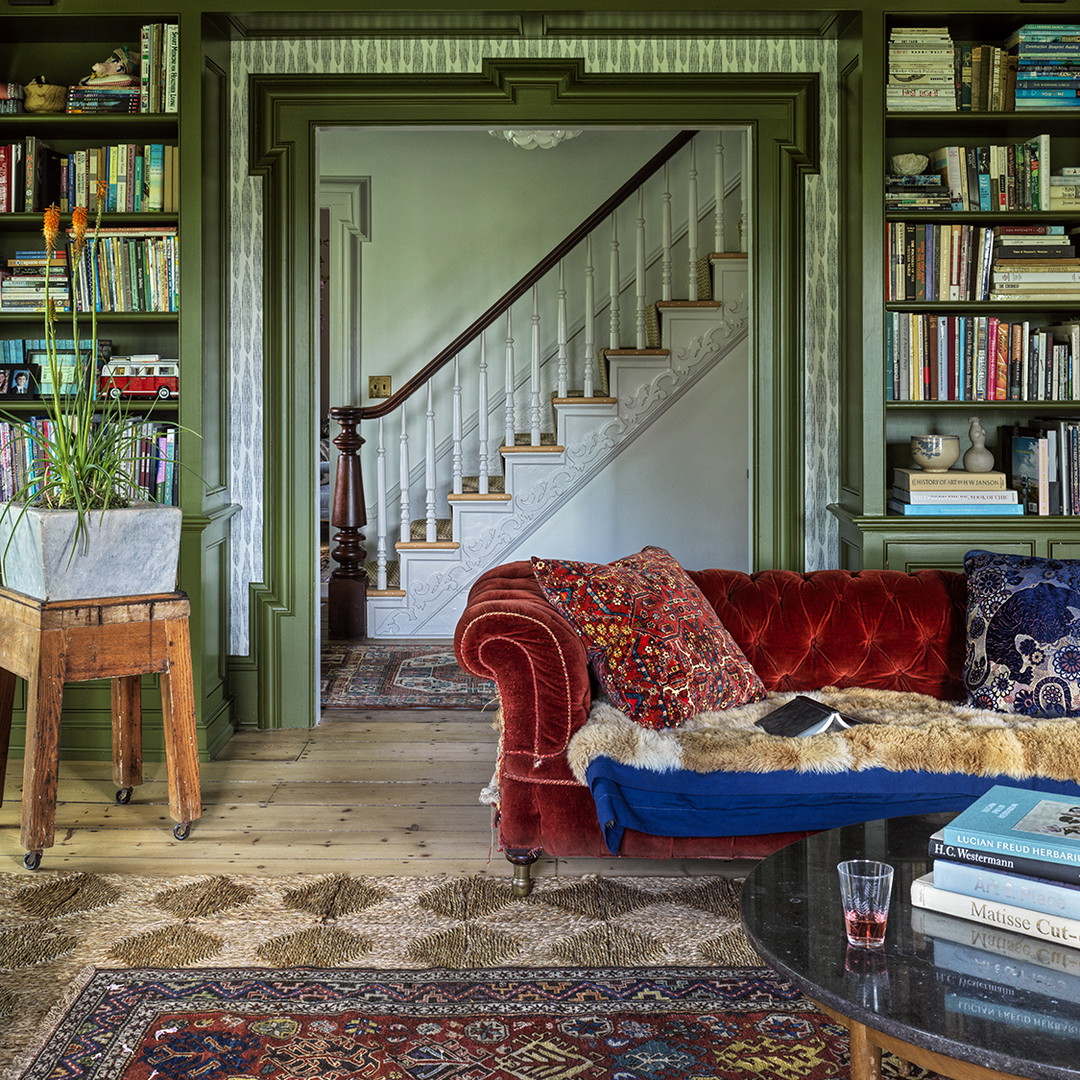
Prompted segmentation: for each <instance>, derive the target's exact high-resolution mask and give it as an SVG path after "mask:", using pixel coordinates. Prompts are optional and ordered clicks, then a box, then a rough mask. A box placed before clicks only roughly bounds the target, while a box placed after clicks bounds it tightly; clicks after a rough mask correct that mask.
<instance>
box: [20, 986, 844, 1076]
mask: <svg viewBox="0 0 1080 1080" xmlns="http://www.w3.org/2000/svg"><path fill="white" fill-rule="evenodd" d="M847 1046H848V1040H847V1032H846V1030H845V1029H844V1028H843V1027H841V1026H839V1025H837V1024H834V1023H832V1022H831V1021H830V1020H828V1019H827V1018H826V1017H824V1016H822V1015H821V1014H820V1013H817V1012H815V1011H814V1009H813V1008H812V1006H811V1005H810V1003H809V1002H807V1001H806V1000H805V999H804V998H802V997H801V995H800V994H799V992H798V991H797V990H796V989H795V988H794V987H793V986H791V985H790V984H788V983H785V982H783V981H782V980H781V979H780V978H779V977H778V976H776V975H775V974H773V973H772V972H770V971H768V970H764V969H748V970H738V969H736V970H730V969H709V968H669V969H665V968H651V969H648V968H630V969H627V970H620V971H610V970H609V971H604V970H602V969H587V970H568V969H561V970H549V969H542V970H536V971H524V970H516V969H510V970H504V969H496V970H491V971H468V972H447V971H423V972H417V971H387V972H372V971H339V970H325V971H316V970H302V971H294V972H290V973H288V974H285V973H282V972H278V971H267V970H257V969H255V970H249V969H234V970H221V969H208V970H194V971H170V972H164V973H163V972H160V971H144V970H129V971H123V972H119V973H117V972H115V971H98V972H94V973H93V974H91V975H90V976H89V977H88V978H87V979H86V980H85V981H84V982H83V984H82V985H81V987H80V988H79V990H78V992H77V994H76V996H75V998H74V1001H73V1002H72V1003H71V1005H70V1006H69V1007H68V1008H67V1009H66V1010H65V1012H64V1014H63V1015H62V1016H61V1017H59V1018H58V1022H57V1023H56V1026H55V1028H54V1030H53V1031H52V1032H51V1033H50V1034H49V1036H48V1038H47V1040H46V1042H45V1044H44V1046H42V1047H41V1048H40V1049H39V1050H38V1052H37V1053H36V1054H35V1055H34V1056H33V1058H32V1059H31V1061H30V1062H29V1064H28V1068H27V1071H26V1072H25V1073H24V1074H23V1075H24V1076H25V1077H26V1078H31V1077H34V1078H36V1077H42V1078H44V1077H59V1076H62V1077H65V1078H67V1080H166V1078H167V1080H173V1078H175V1080H180V1078H182V1077H197V1078H199V1080H226V1078H227V1080H240V1078H242V1077H251V1078H253V1080H254V1078H264V1080H300V1078H302V1077H303V1078H312V1080H338V1078H340V1080H344V1078H346V1077H350V1078H351V1077H357V1078H359V1077H371V1078H385V1080H391V1078H395V1080H480V1078H483V1080H577V1078H580V1080H606V1078H609V1077H618V1078H620V1080H689V1078H691V1077H693V1078H695V1080H712V1078H716V1080H719V1078H723V1080H751V1078H753V1080H760V1077H762V1076H769V1077H776V1078H778V1080H835V1078H837V1077H840V1076H843V1075H846V1074H847V1071H848V1067H847V1064H846V1062H847Z"/></svg>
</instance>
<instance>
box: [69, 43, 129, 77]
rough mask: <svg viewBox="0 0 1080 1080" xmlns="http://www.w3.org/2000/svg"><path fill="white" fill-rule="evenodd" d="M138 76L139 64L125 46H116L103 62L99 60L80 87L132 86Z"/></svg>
mask: <svg viewBox="0 0 1080 1080" xmlns="http://www.w3.org/2000/svg"><path fill="white" fill-rule="evenodd" d="M138 74H139V62H138V60H137V59H136V58H135V57H133V56H132V55H131V50H130V49H129V48H128V47H127V46H126V45H118V46H117V47H116V48H115V49H113V51H112V52H111V53H109V55H108V57H107V58H106V59H105V60H99V61H98V62H97V63H96V64H94V66H93V67H92V68H91V69H90V74H89V75H87V76H86V78H85V79H82V80H80V83H79V85H80V86H90V85H93V86H133V85H134V84H135V81H136V79H137V78H138Z"/></svg>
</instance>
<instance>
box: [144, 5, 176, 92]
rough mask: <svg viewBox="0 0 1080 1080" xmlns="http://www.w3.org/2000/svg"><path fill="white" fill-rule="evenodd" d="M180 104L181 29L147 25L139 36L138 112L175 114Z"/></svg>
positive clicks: (171, 26) (169, 24) (172, 25)
mask: <svg viewBox="0 0 1080 1080" xmlns="http://www.w3.org/2000/svg"><path fill="white" fill-rule="evenodd" d="M179 104H180V27H179V26H177V25H176V23H147V24H146V25H144V26H143V27H142V29H141V31H140V33H139V109H140V110H141V111H142V112H150V113H174V112H177V111H178V110H179Z"/></svg>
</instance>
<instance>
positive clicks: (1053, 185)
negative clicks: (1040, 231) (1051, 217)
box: [1048, 167, 1080, 233]
mask: <svg viewBox="0 0 1080 1080" xmlns="http://www.w3.org/2000/svg"><path fill="white" fill-rule="evenodd" d="M1048 209H1050V210H1080V168H1076V167H1070V168H1067V169H1062V170H1061V171H1060V172H1057V173H1054V174H1053V175H1052V176H1051V177H1050V205H1049V207H1048ZM1071 231H1072V232H1074V233H1075V232H1076V230H1075V229H1074V230H1071Z"/></svg>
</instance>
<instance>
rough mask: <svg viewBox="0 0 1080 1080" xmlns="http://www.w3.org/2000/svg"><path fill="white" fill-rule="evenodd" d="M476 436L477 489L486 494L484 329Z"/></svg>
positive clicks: (486, 412)
mask: <svg viewBox="0 0 1080 1080" xmlns="http://www.w3.org/2000/svg"><path fill="white" fill-rule="evenodd" d="M476 437H477V439H478V440H479V441H480V454H479V461H480V464H479V466H478V468H479V471H480V477H479V485H480V486H479V489H478V491H479V494H481V495H486V494H487V493H488V473H489V472H491V466H490V464H489V463H488V365H487V335H486V334H485V333H484V331H481V332H480V403H479V405H478V406H477V410H476Z"/></svg>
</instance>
